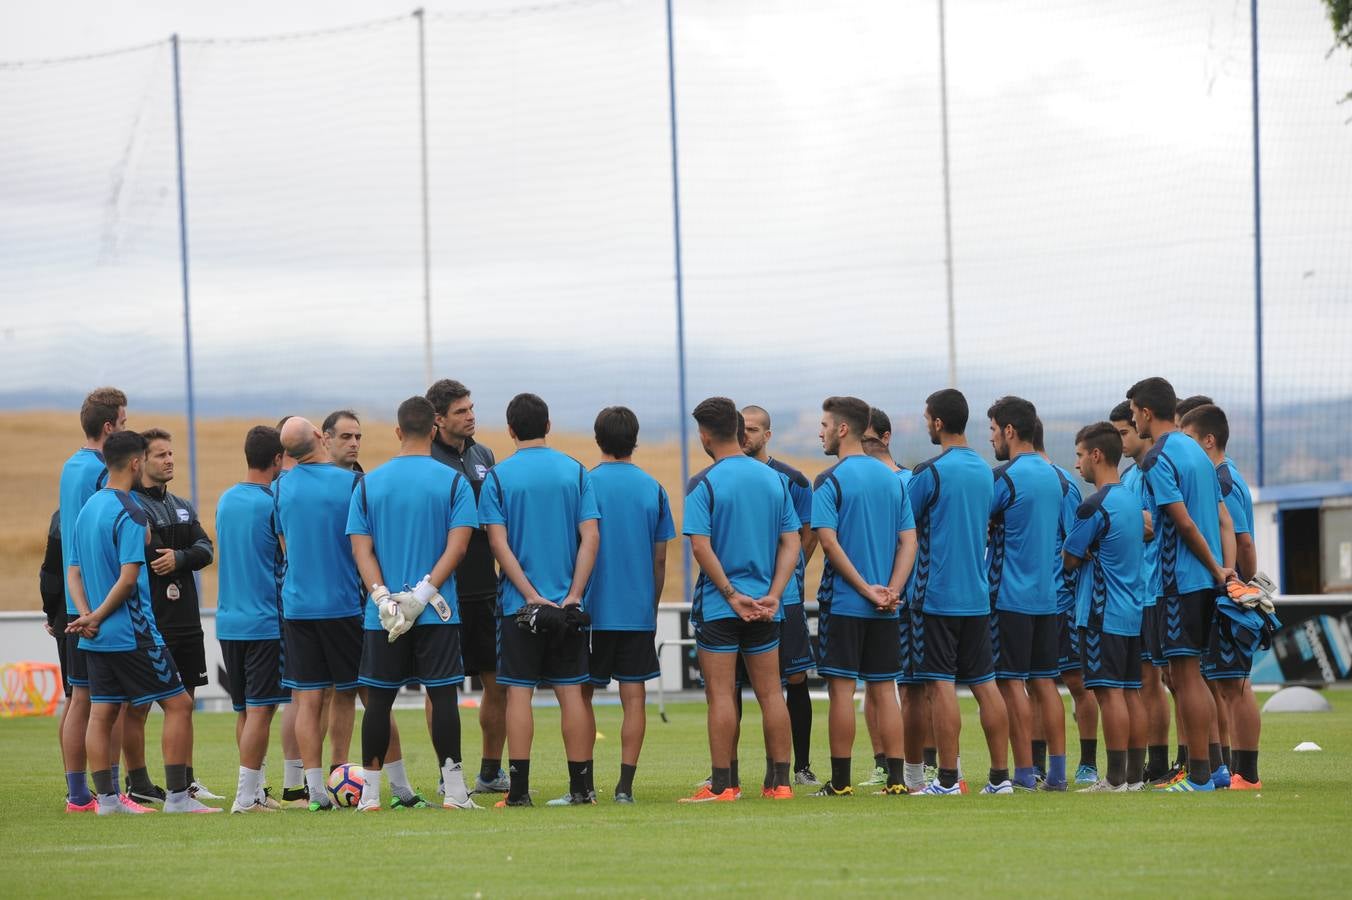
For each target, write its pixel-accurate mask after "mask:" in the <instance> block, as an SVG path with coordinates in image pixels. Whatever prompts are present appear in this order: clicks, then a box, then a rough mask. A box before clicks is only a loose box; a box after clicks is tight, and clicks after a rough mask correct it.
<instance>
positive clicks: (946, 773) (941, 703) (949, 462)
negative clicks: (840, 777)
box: [907, 388, 1014, 796]
mask: <svg viewBox="0 0 1352 900" xmlns="http://www.w3.org/2000/svg"><path fill="white" fill-rule="evenodd" d="M967 417H968V411H967V398H966V397H964V396H963V395H962V393H961V392H960V391H957V390H954V389H952V388H946V389H944V390H941V391H935V392H934V393H933V394H930V396H929V397H928V398H926V400H925V427H926V429H927V430H928V431H929V435H930V441H931V443H934V444H938V445H940V446H942V447H943V448H944V449H943V452H942V453H940V454H939V455H938V456H936V457H934V458H933V459H931V460H929V461H928V462H925V463H922V464H921V465H919V466H916V468H915V473H914V477H912V478H911V483H910V485H908V491H907V493H908V496H909V499H910V501H911V509H912V510H913V511H914V514H915V526H916V540H917V551H916V562H915V579H914V582H913V584H912V585H911V589H910V598H909V601H908V602H909V603H910V605H911V608H912V622H913V632H912V635H911V655H912V658H913V661H914V662H913V665H914V675H915V677H916V678H917V679H918V680H920V681H922V682H924V683H925V691H926V694H927V696H928V697H929V701H930V703H929V706H930V713H931V715H932V716H933V717H934V734H935V737H936V738H937V743H938V745H939V772H938V775H937V776H936V777H935V779H934V781H932V782H930V784H929V786H928V787H927V788H925V790H924V793H925V794H930V795H937V796H951V795H954V794H958V793H960V792H962V784H961V783H960V782H961V774H960V772H959V770H958V737H959V733H960V732H961V729H962V718H961V716H960V715H959V712H958V694H957V684H965V685H968V686H969V687H970V689H971V691H972V694H973V696H975V697H976V699H977V703H978V704H979V705H980V706H981V724H982V728H983V729H984V731H985V732H986V744H987V746H988V747H989V748H990V754H991V769H990V778H989V781H988V783H987V784H986V786H985V787H984V788H982V793H988V794H1012V793H1013V792H1014V786H1013V784H1012V783H1011V782H1010V780H1009V768H1008V761H1009V719H1008V713H1007V711H1006V709H1005V701H1004V698H1002V697H1001V696H1000V691H999V689H998V688H997V687H996V686H995V684H994V683H993V682H994V679H995V660H994V657H993V656H992V654H991V632H990V592H989V584H988V582H987V580H986V563H985V555H986V526H987V523H988V521H989V519H990V509H991V500H992V498H993V497H994V494H995V486H994V484H993V483H992V480H991V470H990V467H989V466H987V465H986V463H985V462H984V461H983V460H982V459H981V457H980V456H978V455H977V453H976V451H975V450H973V449H972V448H971V447H969V446H967V438H966V437H965V436H964V431H966V429H967Z"/></svg>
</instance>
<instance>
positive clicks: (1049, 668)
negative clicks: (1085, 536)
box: [986, 397, 1066, 791]
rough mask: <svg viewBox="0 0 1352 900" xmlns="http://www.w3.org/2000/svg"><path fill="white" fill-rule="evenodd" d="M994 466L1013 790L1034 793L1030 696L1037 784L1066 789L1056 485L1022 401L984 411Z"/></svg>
mask: <svg viewBox="0 0 1352 900" xmlns="http://www.w3.org/2000/svg"><path fill="white" fill-rule="evenodd" d="M986 416H987V418H988V419H989V420H990V443H991V447H992V449H993V450H994V451H995V459H996V460H997V461H999V462H1003V463H1004V465H1002V466H997V467H996V469H995V472H994V476H995V494H994V497H993V499H992V501H991V508H990V534H989V540H988V543H987V547H986V577H987V579H988V580H989V582H990V605H991V641H992V644H993V652H994V654H995V657H996V668H995V678H996V684H997V685H998V686H999V689H1000V694H1001V695H1002V696H1003V697H1004V700H1005V706H1006V708H1007V709H1008V710H1009V731H1010V738H1011V741H1012V744H1013V747H1014V766H1015V768H1014V787H1015V788H1019V789H1022V790H1029V791H1031V790H1035V789H1036V788H1037V786H1038V775H1037V771H1036V770H1035V768H1034V766H1033V733H1034V729H1033V723H1032V714H1033V712H1032V708H1031V704H1030V703H1029V695H1030V694H1032V695H1036V696H1037V698H1038V699H1037V710H1038V712H1039V713H1040V714H1041V718H1042V721H1041V723H1040V724H1041V725H1042V728H1041V729H1040V733H1041V734H1042V740H1044V741H1045V742H1046V744H1047V749H1048V751H1049V754H1048V767H1047V769H1046V777H1045V780H1044V781H1043V786H1044V787H1045V788H1046V789H1047V790H1051V791H1064V790H1065V789H1066V730H1065V728H1066V726H1065V721H1066V716H1065V710H1064V708H1063V707H1062V706H1061V695H1060V694H1059V693H1057V690H1056V683H1055V679H1056V676H1057V674H1058V673H1059V666H1058V664H1057V663H1058V660H1057V650H1058V649H1059V643H1060V634H1059V632H1058V629H1057V624H1058V623H1057V619H1056V582H1057V580H1058V579H1057V576H1058V574H1059V570H1058V569H1057V568H1056V566H1055V559H1054V557H1053V554H1055V552H1056V544H1057V531H1058V527H1059V525H1060V520H1061V501H1062V497H1063V492H1062V490H1061V479H1060V477H1059V476H1058V475H1057V473H1056V470H1055V469H1053V468H1052V466H1051V463H1049V462H1047V461H1046V460H1045V459H1043V458H1042V457H1041V456H1039V455H1038V454H1037V451H1036V450H1034V449H1033V434H1034V431H1035V430H1036V427H1037V422H1038V418H1037V409H1036V408H1035V407H1034V406H1033V404H1032V403H1030V402H1029V401H1027V400H1025V399H1023V398H1022V397H1001V398H1000V399H999V400H996V401H995V402H994V403H993V404H991V406H990V408H989V409H987V410H986Z"/></svg>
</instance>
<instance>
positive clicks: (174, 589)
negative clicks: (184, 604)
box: [164, 582, 183, 600]
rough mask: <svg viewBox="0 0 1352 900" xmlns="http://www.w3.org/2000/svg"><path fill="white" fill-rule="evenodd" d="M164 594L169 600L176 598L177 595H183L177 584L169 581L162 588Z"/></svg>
mask: <svg viewBox="0 0 1352 900" xmlns="http://www.w3.org/2000/svg"><path fill="white" fill-rule="evenodd" d="M164 596H165V597H166V598H168V599H170V600H177V599H178V598H179V597H181V596H183V594H182V592H181V591H180V590H179V589H178V585H177V584H175V583H173V582H170V584H169V586H168V587H167V588H165V589H164Z"/></svg>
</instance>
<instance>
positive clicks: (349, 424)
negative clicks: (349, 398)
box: [320, 409, 363, 472]
mask: <svg viewBox="0 0 1352 900" xmlns="http://www.w3.org/2000/svg"><path fill="white" fill-rule="evenodd" d="M320 428H321V430H322V431H323V432H324V444H325V445H326V446H327V447H328V448H329V456H330V457H331V458H332V459H333V464H334V465H335V466H337V467H338V468H340V469H347V470H348V471H349V472H361V471H363V469H362V467H361V463H359V462H357V456H358V455H359V454H360V453H361V421H360V420H359V419H358V418H357V414H356V413H355V412H353V411H352V410H350V409H339V410H334V411H333V412H331V413H329V414H328V415H327V416H326V417H325V418H324V424H323V425H321V426H320Z"/></svg>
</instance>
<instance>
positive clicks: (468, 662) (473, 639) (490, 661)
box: [460, 594, 498, 675]
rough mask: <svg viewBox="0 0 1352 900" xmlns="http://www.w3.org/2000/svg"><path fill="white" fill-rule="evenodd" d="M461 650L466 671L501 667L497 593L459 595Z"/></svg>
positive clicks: (486, 670)
mask: <svg viewBox="0 0 1352 900" xmlns="http://www.w3.org/2000/svg"><path fill="white" fill-rule="evenodd" d="M460 650H461V653H462V655H463V656H464V659H465V674H466V675H483V674H485V673H487V674H489V675H492V674H493V673H494V672H496V671H497V670H498V616H497V597H496V596H495V595H493V594H489V595H488V596H486V597H461V598H460Z"/></svg>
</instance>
